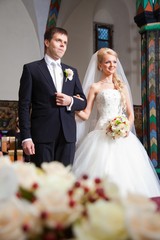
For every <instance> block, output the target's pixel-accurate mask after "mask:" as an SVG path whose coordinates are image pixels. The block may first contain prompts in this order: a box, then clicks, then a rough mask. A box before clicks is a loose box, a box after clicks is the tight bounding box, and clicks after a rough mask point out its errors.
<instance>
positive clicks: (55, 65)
mask: <svg viewBox="0 0 160 240" xmlns="http://www.w3.org/2000/svg"><path fill="white" fill-rule="evenodd" d="M52 67H53V78H54V79H53V80H54V84H55V87H56V89H57V92H58V91H59V84H58V66H57V63H55V62H52Z"/></svg>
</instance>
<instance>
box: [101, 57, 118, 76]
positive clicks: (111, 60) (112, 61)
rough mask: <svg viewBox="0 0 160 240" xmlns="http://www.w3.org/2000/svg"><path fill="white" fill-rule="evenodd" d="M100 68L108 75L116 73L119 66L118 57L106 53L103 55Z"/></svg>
mask: <svg viewBox="0 0 160 240" xmlns="http://www.w3.org/2000/svg"><path fill="white" fill-rule="evenodd" d="M100 68H101V69H102V71H103V72H104V74H105V75H107V76H108V75H111V74H113V73H115V71H116V68H117V58H116V57H115V56H113V55H111V54H108V53H106V54H105V55H104V57H103V60H102V63H101V64H100Z"/></svg>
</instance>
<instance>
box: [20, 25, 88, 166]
mask: <svg viewBox="0 0 160 240" xmlns="http://www.w3.org/2000/svg"><path fill="white" fill-rule="evenodd" d="M67 43H68V34H67V31H66V30H65V29H62V28H57V27H53V28H50V29H49V30H47V31H46V32H45V35H44V45H45V56H44V58H43V59H42V60H39V61H35V62H32V63H28V64H25V65H24V67H23V72H22V76H21V79H20V87H19V126H20V133H21V140H22V146H23V150H24V152H25V154H27V155H30V160H31V162H34V163H35V164H36V165H37V166H40V165H41V163H42V162H50V161H53V160H56V161H60V162H62V163H63V164H64V165H65V166H67V165H69V164H72V163H73V159H74V153H75V142H76V122H75V111H80V110H82V109H84V108H85V107H86V97H85V95H84V93H83V90H82V87H81V83H80V80H79V77H78V73H77V70H76V69H75V68H73V67H71V66H68V65H65V64H63V63H61V58H62V57H63V55H64V54H65V52H66V49H67ZM76 96H78V97H76Z"/></svg>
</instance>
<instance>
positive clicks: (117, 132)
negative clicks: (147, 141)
mask: <svg viewBox="0 0 160 240" xmlns="http://www.w3.org/2000/svg"><path fill="white" fill-rule="evenodd" d="M129 130H130V124H129V121H128V119H127V118H126V117H125V116H123V115H122V116H117V117H115V118H114V119H113V120H110V121H109V122H108V124H107V127H106V134H107V135H109V136H111V137H112V138H113V139H117V138H120V137H126V136H127V134H128V132H129Z"/></svg>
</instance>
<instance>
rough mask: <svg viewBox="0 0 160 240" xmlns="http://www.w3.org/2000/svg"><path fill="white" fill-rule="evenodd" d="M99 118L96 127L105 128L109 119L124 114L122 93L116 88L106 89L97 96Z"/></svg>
mask: <svg viewBox="0 0 160 240" xmlns="http://www.w3.org/2000/svg"><path fill="white" fill-rule="evenodd" d="M96 104H97V109H98V115H99V119H98V122H97V124H96V128H95V129H104V128H105V127H106V124H107V122H108V121H109V120H111V119H113V118H114V117H116V116H118V115H121V114H122V107H121V94H120V92H119V91H118V90H116V89H105V90H103V91H101V92H99V93H98V94H97V96H96Z"/></svg>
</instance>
